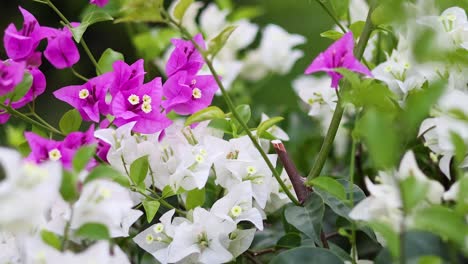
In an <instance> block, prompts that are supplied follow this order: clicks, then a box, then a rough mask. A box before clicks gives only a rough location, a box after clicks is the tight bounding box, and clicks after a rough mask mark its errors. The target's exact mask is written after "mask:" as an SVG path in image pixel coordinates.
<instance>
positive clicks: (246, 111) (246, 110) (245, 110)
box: [232, 104, 252, 131]
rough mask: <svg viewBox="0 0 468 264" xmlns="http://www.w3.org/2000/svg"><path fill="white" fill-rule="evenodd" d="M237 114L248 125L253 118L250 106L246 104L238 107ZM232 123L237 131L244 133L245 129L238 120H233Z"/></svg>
mask: <svg viewBox="0 0 468 264" xmlns="http://www.w3.org/2000/svg"><path fill="white" fill-rule="evenodd" d="M236 112H237V113H238V114H239V117H240V119H241V120H242V121H244V123H246V124H247V123H248V122H249V120H250V117H251V116H252V112H251V110H250V106H249V105H246V104H242V105H238V106H237V107H236ZM232 123H233V124H234V126H235V127H236V128H237V131H242V129H243V128H242V126H241V125H240V123H239V121H237V119H235V118H233V119H232Z"/></svg>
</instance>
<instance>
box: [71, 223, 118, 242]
mask: <svg viewBox="0 0 468 264" xmlns="http://www.w3.org/2000/svg"><path fill="white" fill-rule="evenodd" d="M75 235H76V236H80V237H83V238H86V239H90V240H107V239H109V238H110V235H109V230H108V229H107V227H106V226H105V225H103V224H100V223H86V224H84V225H82V226H80V228H78V230H76V232H75Z"/></svg>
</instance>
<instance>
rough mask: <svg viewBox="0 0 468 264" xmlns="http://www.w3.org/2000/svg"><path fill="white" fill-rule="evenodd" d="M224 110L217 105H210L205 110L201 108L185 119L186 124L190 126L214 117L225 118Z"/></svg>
mask: <svg viewBox="0 0 468 264" xmlns="http://www.w3.org/2000/svg"><path fill="white" fill-rule="evenodd" d="M223 118H224V112H223V110H221V109H220V108H219V107H217V106H210V107H207V108H205V109H203V110H200V111H198V112H196V113H194V114H193V115H191V116H189V117H188V118H187V120H185V126H189V125H191V124H194V123H199V122H202V121H206V120H213V119H223Z"/></svg>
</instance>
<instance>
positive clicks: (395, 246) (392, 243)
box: [368, 221, 400, 258]
mask: <svg viewBox="0 0 468 264" xmlns="http://www.w3.org/2000/svg"><path fill="white" fill-rule="evenodd" d="M368 225H369V226H370V227H371V228H372V229H373V230H374V231H375V232H377V233H379V234H380V235H381V236H382V237H383V238H384V239H385V243H386V248H388V249H389V251H390V253H391V254H392V256H393V257H394V258H398V256H400V236H399V234H398V233H397V232H396V231H395V230H393V229H392V227H391V226H390V225H388V224H387V223H382V222H377V221H374V222H370V223H368Z"/></svg>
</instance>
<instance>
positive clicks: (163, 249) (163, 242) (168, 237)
mask: <svg viewBox="0 0 468 264" xmlns="http://www.w3.org/2000/svg"><path fill="white" fill-rule="evenodd" d="M174 212H175V210H174V209H173V210H170V211H167V212H166V213H165V214H163V215H162V216H161V218H160V219H159V223H158V224H155V225H152V226H151V227H149V228H147V229H145V230H144V231H143V232H141V233H139V234H138V235H137V236H135V238H134V239H133V240H134V241H135V243H137V244H138V246H140V247H141V248H142V249H144V250H145V251H147V252H149V253H150V254H151V255H153V257H155V258H156V259H157V260H158V261H159V262H161V263H163V264H164V263H168V257H169V255H168V253H169V251H168V247H169V244H170V243H171V242H172V240H173V237H174V234H175V231H176V230H177V227H178V226H179V225H180V224H182V223H184V222H188V220H187V219H185V218H181V217H176V218H174V220H172V216H173V215H174Z"/></svg>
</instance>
